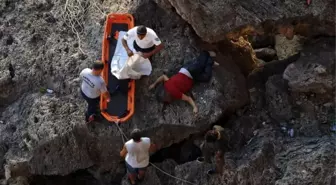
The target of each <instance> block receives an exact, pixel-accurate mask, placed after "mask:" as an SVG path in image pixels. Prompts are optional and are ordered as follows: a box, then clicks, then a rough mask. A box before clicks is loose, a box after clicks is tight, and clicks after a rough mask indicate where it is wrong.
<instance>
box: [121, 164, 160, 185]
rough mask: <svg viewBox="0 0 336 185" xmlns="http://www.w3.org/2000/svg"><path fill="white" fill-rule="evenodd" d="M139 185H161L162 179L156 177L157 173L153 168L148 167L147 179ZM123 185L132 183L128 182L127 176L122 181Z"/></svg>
mask: <svg viewBox="0 0 336 185" xmlns="http://www.w3.org/2000/svg"><path fill="white" fill-rule="evenodd" d="M138 184H139V185H161V182H160V179H159V178H158V176H157V175H156V171H155V169H154V168H153V167H148V168H147V170H146V175H145V178H144V179H143V181H142V182H141V183H138ZM121 185H131V183H130V181H129V180H128V177H127V175H125V177H124V178H123V180H122V181H121Z"/></svg>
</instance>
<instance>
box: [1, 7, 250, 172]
mask: <svg viewBox="0 0 336 185" xmlns="http://www.w3.org/2000/svg"><path fill="white" fill-rule="evenodd" d="M63 3H64V2H63V1H55V2H50V1H34V2H33V1H29V3H28V4H27V6H25V5H23V4H22V2H21V1H15V2H14V1H13V2H12V1H11V2H9V6H6V7H2V8H4V11H3V12H4V13H6V16H3V17H1V18H0V19H1V21H0V22H1V25H0V31H1V33H3V36H2V38H1V42H2V43H3V44H2V45H1V46H0V47H1V48H2V49H3V50H1V51H6V52H3V53H2V54H1V57H2V58H1V63H0V66H1V68H0V73H1V74H3V75H1V78H0V83H1V85H3V86H4V88H2V87H1V90H0V91H1V93H0V94H1V97H0V98H1V106H3V110H2V112H1V117H0V120H1V124H0V133H1V134H0V143H3V145H4V147H3V149H2V150H1V152H0V157H1V158H0V162H1V164H9V163H13V165H16V166H19V167H20V168H21V169H29V170H27V171H28V172H27V173H26V174H25V176H29V175H67V174H69V173H71V172H74V171H76V170H79V169H86V168H89V167H91V166H98V168H99V170H100V171H101V172H104V171H108V170H111V169H115V168H118V165H119V162H120V161H121V160H122V159H121V158H120V157H119V151H120V149H121V148H122V145H123V141H122V138H121V134H120V133H119V131H118V129H117V127H116V126H115V125H112V124H111V123H94V124H93V125H91V126H87V125H86V124H85V123H84V120H83V115H84V112H85V108H86V103H85V102H84V100H83V99H81V97H80V95H79V93H78V88H79V81H78V74H79V72H80V71H81V70H82V69H84V68H86V67H89V66H90V63H91V62H92V61H94V60H95V59H97V58H99V57H100V51H101V39H102V33H103V23H104V21H101V19H100V16H101V14H100V12H99V11H98V10H97V6H98V7H102V6H106V7H107V5H110V4H111V3H113V2H112V1H106V2H104V3H105V4H104V5H101V4H97V2H95V1H92V2H90V3H89V4H87V11H89V12H90V15H91V16H89V17H85V24H83V25H82V26H83V28H82V29H83V30H82V32H80V33H83V35H80V36H81V37H80V38H81V43H80V44H79V43H78V38H76V37H75V36H74V35H73V33H72V32H71V30H70V29H69V28H68V27H66V25H63V24H64V23H65V22H64V21H63V19H62V17H61V15H62V11H63V9H62V8H60V7H64V6H65V4H63ZM116 3H119V4H118V7H119V10H122V9H121V7H123V6H124V5H125V4H126V5H127V3H128V2H126V1H123V2H122V3H121V2H117V1H116ZM71 5H72V4H68V8H71ZM84 5H85V6H86V4H78V5H77V6H80V7H81V6H84ZM82 8H83V7H82ZM129 8H131V10H130V11H131V12H132V13H133V15H134V16H135V18H136V20H137V24H145V25H147V26H148V27H151V28H153V29H155V30H156V31H157V33H158V35H159V36H160V38H161V39H162V40H163V42H164V44H165V49H164V50H163V51H162V52H160V53H159V54H157V55H156V56H155V57H154V59H153V69H154V70H153V73H152V75H151V76H150V77H149V78H144V79H142V80H140V81H137V92H136V94H137V96H136V113H135V115H134V116H133V118H132V120H130V121H129V122H128V123H125V124H122V125H121V127H122V129H123V130H124V132H125V133H126V135H129V133H130V131H131V130H132V129H133V128H140V129H142V130H143V133H144V135H146V136H149V137H151V139H152V141H153V142H155V143H156V144H157V146H158V147H159V149H160V148H162V147H167V146H169V145H171V144H173V143H176V142H180V141H182V140H183V139H185V138H187V137H189V135H191V134H195V133H199V132H202V131H204V130H205V129H207V128H208V127H209V126H210V125H211V124H212V123H214V122H215V121H217V120H218V119H219V117H220V116H221V115H222V114H223V113H224V112H226V111H228V110H230V111H234V110H236V109H237V108H239V107H240V106H243V105H244V104H246V103H247V93H246V89H245V87H244V78H243V76H242V74H240V73H239V72H238V73H236V71H230V69H218V70H217V73H219V74H220V76H219V77H221V78H222V79H225V80H224V81H220V82H219V81H218V77H216V76H214V78H213V79H212V80H211V82H209V83H204V84H197V85H195V87H194V89H193V95H194V97H195V100H196V104H197V106H198V107H199V114H198V115H194V114H193V113H192V109H191V107H190V106H189V105H187V104H186V103H184V102H176V103H174V104H172V105H169V106H168V107H167V108H166V109H165V110H164V111H162V105H161V104H160V103H158V102H157V101H156V99H155V97H154V94H153V92H149V91H148V86H149V84H150V83H152V82H153V81H154V80H155V78H156V77H158V76H159V75H162V74H163V73H164V72H166V73H167V72H168V73H171V72H176V71H177V70H178V69H179V68H180V67H181V66H182V65H183V64H184V63H185V62H187V61H188V60H191V59H194V58H195V57H196V56H197V54H198V51H199V50H200V48H196V47H194V46H193V43H192V42H193V41H192V40H193V39H192V38H193V36H194V35H193V33H192V31H191V29H190V27H189V26H188V25H187V24H186V23H185V22H184V21H183V20H182V19H181V18H180V17H179V16H178V15H176V14H173V13H165V12H164V11H163V10H161V9H160V8H158V7H157V5H156V4H155V3H154V2H152V1H139V2H137V3H135V4H134V8H132V6H129ZM19 10H20V11H21V12H22V14H21V15H20V16H18V15H17V14H16V11H19ZM117 10H118V8H116V7H112V9H110V10H108V12H110V11H112V12H114V11H117ZM149 10H151V11H149ZM48 12H51V13H48ZM77 13H81V12H77ZM148 17H155V18H156V20H154V21H151V22H149V21H148ZM14 30H19V31H18V32H16V31H14ZM171 33H173V34H171ZM79 47H81V49H82V52H81V51H80V50H79ZM10 63H12V64H13V68H14V70H15V71H14V74H15V76H14V77H12V75H11V74H12V70H11V69H10V68H9V66H10ZM223 77H224V78H223ZM237 79H238V80H237ZM230 87H231V89H230ZM44 88H50V89H52V90H54V93H53V94H44V92H43V89H44ZM39 91H41V92H39ZM237 92H242V93H241V96H242V97H243V98H241V97H240V96H237ZM244 96H245V97H244ZM2 100H6V101H2ZM13 101H14V102H13ZM7 103H8V104H9V103H10V105H7ZM7 171H8V173H9V174H13V175H12V176H11V178H15V173H14V171H15V169H13V168H11V167H10V168H8V170H7ZM17 176H20V174H19V175H17Z"/></svg>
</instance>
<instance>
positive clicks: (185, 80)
mask: <svg viewBox="0 0 336 185" xmlns="http://www.w3.org/2000/svg"><path fill="white" fill-rule="evenodd" d="M192 85H193V80H192V79H191V78H189V77H188V76H187V75H185V74H183V73H177V74H176V75H174V76H172V77H171V78H169V80H167V81H166V82H165V84H164V88H165V90H166V91H167V92H168V93H169V94H170V95H171V96H172V97H173V98H174V99H182V94H185V93H186V92H188V91H189V90H190V89H191V88H192Z"/></svg>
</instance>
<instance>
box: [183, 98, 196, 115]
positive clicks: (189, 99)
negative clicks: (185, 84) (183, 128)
mask: <svg viewBox="0 0 336 185" xmlns="http://www.w3.org/2000/svg"><path fill="white" fill-rule="evenodd" d="M182 100H184V101H186V102H188V103H189V104H190V105H191V106H192V107H193V112H194V113H197V112H198V108H197V106H196V104H195V102H194V100H193V99H192V98H191V97H190V96H187V95H185V94H182Z"/></svg>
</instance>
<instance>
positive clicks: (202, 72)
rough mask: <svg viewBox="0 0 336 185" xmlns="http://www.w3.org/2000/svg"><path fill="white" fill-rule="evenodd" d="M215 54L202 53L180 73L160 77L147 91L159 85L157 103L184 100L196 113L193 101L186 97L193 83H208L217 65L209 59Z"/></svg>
mask: <svg viewBox="0 0 336 185" xmlns="http://www.w3.org/2000/svg"><path fill="white" fill-rule="evenodd" d="M215 56H216V53H215V52H212V51H210V52H208V51H203V52H202V53H201V54H200V55H199V56H198V58H197V59H196V60H195V61H191V62H188V63H187V64H186V65H184V66H183V67H182V68H181V69H180V71H179V72H178V73H177V74H175V75H174V76H172V77H171V78H168V77H167V76H166V75H162V76H160V77H159V78H158V79H157V80H156V81H155V82H154V83H153V84H152V85H150V86H149V89H150V90H151V89H153V88H155V86H156V85H157V84H159V83H160V82H163V84H160V86H159V87H158V89H157V90H156V97H157V99H158V100H159V101H161V102H164V103H171V102H172V101H173V100H184V101H186V102H188V103H189V104H190V105H191V106H192V107H193V112H194V113H197V111H198V108H197V106H196V104H195V102H194V101H193V99H192V98H191V97H189V96H187V95H186V93H188V92H190V90H191V88H192V86H193V83H194V81H198V82H208V81H210V79H211V77H212V67H213V65H214V64H215V65H218V63H217V62H215V61H213V59H212V58H211V57H215Z"/></svg>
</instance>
